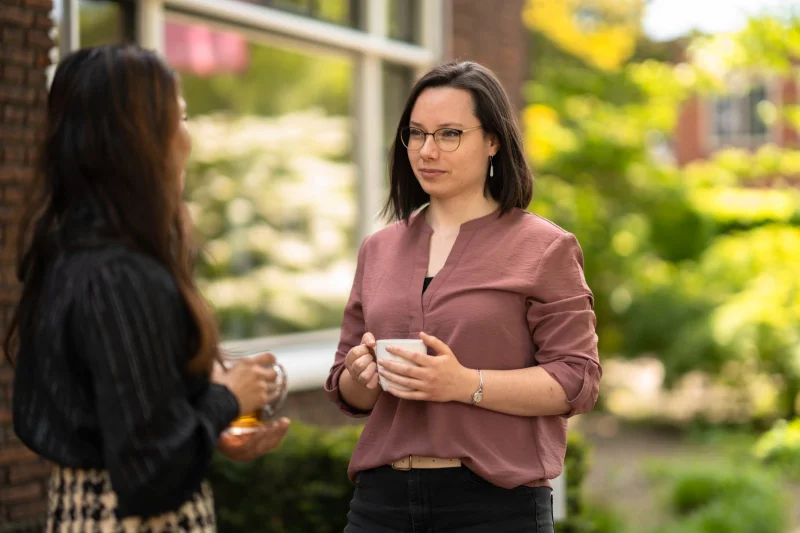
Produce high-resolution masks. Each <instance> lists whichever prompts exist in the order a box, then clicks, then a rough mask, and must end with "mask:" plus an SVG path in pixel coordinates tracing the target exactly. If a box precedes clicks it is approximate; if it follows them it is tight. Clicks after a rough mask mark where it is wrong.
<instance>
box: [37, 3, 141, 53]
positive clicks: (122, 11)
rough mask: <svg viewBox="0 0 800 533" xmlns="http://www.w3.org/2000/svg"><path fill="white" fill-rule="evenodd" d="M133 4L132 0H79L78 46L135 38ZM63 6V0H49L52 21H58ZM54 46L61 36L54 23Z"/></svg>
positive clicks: (113, 42)
mask: <svg viewBox="0 0 800 533" xmlns="http://www.w3.org/2000/svg"><path fill="white" fill-rule="evenodd" d="M134 8H135V6H134V5H133V3H132V2H114V1H110V0H80V2H79V3H78V10H79V15H78V17H79V20H78V24H79V34H80V46H81V47H84V48H85V47H87V46H97V45H102V44H119V43H126V42H134V41H135V30H134V20H135V15H134ZM63 9H64V2H63V0H55V1H54V2H53V11H54V13H55V17H56V21H57V22H60V21H61V18H62V12H63ZM56 28H57V31H56V38H55V46H56V48H58V46H59V44H60V41H61V37H60V35H59V32H58V29H59V28H58V24H56Z"/></svg>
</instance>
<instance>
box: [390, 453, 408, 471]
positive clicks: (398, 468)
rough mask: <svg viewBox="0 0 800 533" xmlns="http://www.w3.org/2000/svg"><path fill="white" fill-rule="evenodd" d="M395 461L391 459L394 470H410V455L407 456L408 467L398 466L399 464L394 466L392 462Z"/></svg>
mask: <svg viewBox="0 0 800 533" xmlns="http://www.w3.org/2000/svg"><path fill="white" fill-rule="evenodd" d="M396 462H397V461H392V468H394V469H395V470H400V471H402V472H408V471H410V470H411V456H410V455H409V456H408V467H407V468H402V467H399V466H395V465H394V464H395V463H396Z"/></svg>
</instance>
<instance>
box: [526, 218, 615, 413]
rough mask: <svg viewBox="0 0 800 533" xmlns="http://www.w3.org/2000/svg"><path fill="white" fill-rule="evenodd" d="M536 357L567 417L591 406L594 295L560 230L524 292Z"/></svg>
mask: <svg viewBox="0 0 800 533" xmlns="http://www.w3.org/2000/svg"><path fill="white" fill-rule="evenodd" d="M528 306H529V307H528V323H529V325H530V330H531V334H532V336H533V344H534V350H535V355H534V357H535V359H536V362H537V364H538V365H539V366H541V368H542V369H543V370H545V371H546V372H547V373H548V374H549V375H550V376H552V377H553V379H555V380H556V382H558V384H559V385H560V386H561V387H562V388H563V389H564V392H565V393H566V396H567V401H568V402H569V407H570V410H569V412H568V413H566V414H565V415H564V416H566V417H570V416H573V415H577V414H582V413H586V412H588V411H591V409H592V408H593V407H594V405H595V403H597V396H598V394H599V391H600V378H601V376H602V373H603V372H602V368H601V366H600V360H599V357H598V353H597V333H596V326H597V321H596V318H595V314H594V297H593V296H592V291H591V290H590V289H589V287H588V285H587V284H586V280H585V278H584V274H583V253H582V251H581V248H580V245H579V244H578V241H577V239H575V236H574V235H572V234H570V233H564V234H562V235H561V236H559V237H558V238H557V239H555V240H554V241H553V242H552V243H551V244H550V245H549V246H548V248H547V250H546V251H545V253H544V254H543V256H542V258H541V260H540V261H539V264H538V266H537V267H536V274H535V275H534V280H533V288H532V294H531V295H530V296H529V298H528Z"/></svg>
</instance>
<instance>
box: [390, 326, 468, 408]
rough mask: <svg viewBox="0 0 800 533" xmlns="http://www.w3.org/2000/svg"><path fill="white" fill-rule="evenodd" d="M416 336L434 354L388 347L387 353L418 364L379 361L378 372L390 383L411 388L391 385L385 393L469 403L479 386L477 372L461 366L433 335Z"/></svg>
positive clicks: (447, 347) (415, 398)
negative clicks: (407, 389) (405, 389)
mask: <svg viewBox="0 0 800 533" xmlns="http://www.w3.org/2000/svg"><path fill="white" fill-rule="evenodd" d="M419 336H420V338H421V339H422V342H424V343H425V345H427V346H429V347H430V348H432V349H433V350H434V352H435V353H436V355H433V356H431V355H428V354H424V353H419V352H412V351H409V350H405V349H403V348H394V347H389V348H387V351H388V352H389V353H392V354H394V355H398V356H400V357H403V358H405V359H408V360H409V361H412V362H414V363H416V364H418V365H419V366H413V365H408V364H404V363H397V362H393V361H386V360H381V361H379V362H378V367H379V368H378V372H379V373H380V375H381V376H383V377H384V378H386V379H388V380H389V381H391V382H393V383H396V384H398V385H403V386H405V387H408V388H410V389H413V390H411V391H408V392H406V391H401V390H397V389H395V388H394V387H391V386H390V387H388V388H387V389H386V392H388V393H390V394H392V395H394V396H397V397H398V398H402V399H404V400H424V401H428V402H452V401H458V402H463V403H471V402H472V393H473V392H475V391H476V390H478V386H479V385H480V377H479V376H478V372H477V371H476V370H470V369H468V368H465V367H464V366H462V365H461V363H459V362H458V359H457V358H456V356H455V354H453V351H452V350H451V349H450V347H449V346H447V345H446V344H445V343H443V342H442V341H440V340H439V339H437V338H436V337H434V336H432V335H427V334H425V333H420V335H419Z"/></svg>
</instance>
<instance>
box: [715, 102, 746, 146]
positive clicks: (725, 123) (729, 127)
mask: <svg viewBox="0 0 800 533" xmlns="http://www.w3.org/2000/svg"><path fill="white" fill-rule="evenodd" d="M714 107H715V111H716V112H715V121H714V128H715V132H716V135H717V137H719V139H720V140H728V139H730V138H732V137H734V136H735V135H737V134H738V133H739V122H740V121H739V117H738V112H739V106H738V105H737V102H736V100H735V98H734V97H723V98H719V99H717V100H716V102H715V104H714Z"/></svg>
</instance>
